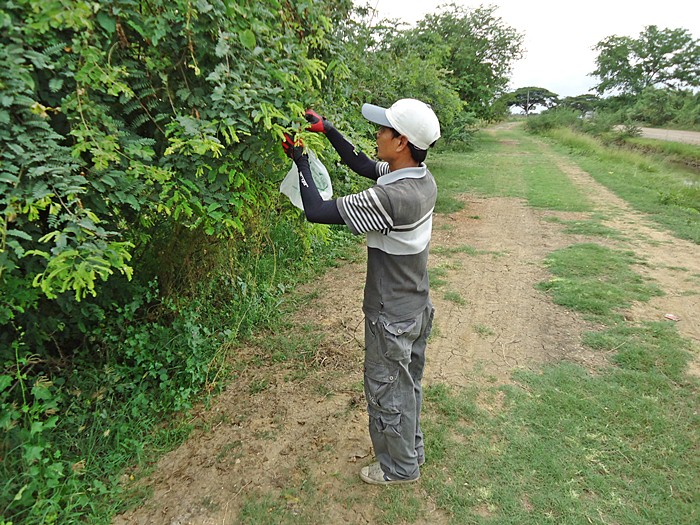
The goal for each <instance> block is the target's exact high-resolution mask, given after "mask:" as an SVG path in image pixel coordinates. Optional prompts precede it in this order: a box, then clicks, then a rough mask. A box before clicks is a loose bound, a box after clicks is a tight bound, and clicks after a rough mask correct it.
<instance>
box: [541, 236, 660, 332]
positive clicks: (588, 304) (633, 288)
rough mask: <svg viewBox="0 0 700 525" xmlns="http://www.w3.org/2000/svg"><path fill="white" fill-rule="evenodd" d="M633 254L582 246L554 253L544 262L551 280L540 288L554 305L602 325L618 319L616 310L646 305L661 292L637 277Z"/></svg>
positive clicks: (578, 245)
mask: <svg viewBox="0 0 700 525" xmlns="http://www.w3.org/2000/svg"><path fill="white" fill-rule="evenodd" d="M638 262H639V261H638V260H637V259H636V257H635V256H634V254H633V253H631V252H623V251H619V250H613V249H611V248H606V247H604V246H600V245H598V244H593V243H585V244H576V245H573V246H569V247H567V248H564V249H562V250H558V251H556V252H553V253H552V254H550V255H549V257H547V260H546V261H545V263H546V265H547V266H548V267H549V269H550V271H551V272H552V274H553V277H552V278H551V279H550V280H548V281H546V282H543V283H541V284H540V285H539V288H540V289H541V290H545V291H547V292H549V293H550V294H551V295H552V299H553V301H554V302H555V303H556V304H559V305H562V306H566V307H567V308H570V309H572V310H576V311H578V312H582V313H584V314H586V315H587V316H588V317H589V318H591V319H593V320H596V321H601V322H613V321H615V320H618V319H619V318H620V317H621V314H620V313H619V309H620V308H623V307H626V306H629V305H630V304H631V303H632V302H633V301H647V300H649V299H650V298H651V297H653V296H655V295H660V294H661V291H660V290H659V289H658V288H657V287H656V286H654V285H653V284H650V283H648V282H645V281H644V280H643V279H642V278H641V277H640V276H639V275H637V274H636V273H635V272H634V271H633V270H632V269H631V268H630V265H632V264H635V263H638Z"/></svg>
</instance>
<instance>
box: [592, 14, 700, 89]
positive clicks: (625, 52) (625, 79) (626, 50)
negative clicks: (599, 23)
mask: <svg viewBox="0 0 700 525" xmlns="http://www.w3.org/2000/svg"><path fill="white" fill-rule="evenodd" d="M594 50H596V51H598V53H599V54H598V57H597V58H596V66H597V67H596V70H595V71H594V72H593V73H592V75H593V76H597V77H599V78H600V79H601V80H600V83H599V84H598V85H597V86H596V89H597V91H598V93H600V94H603V93H605V92H612V91H620V92H622V93H630V94H638V93H641V92H642V91H643V90H644V89H645V88H647V87H652V86H657V87H667V88H676V89H684V88H695V87H698V86H700V41H699V40H698V39H695V38H693V37H692V35H691V34H690V32H689V31H688V30H687V29H680V28H679V29H659V28H658V27H657V26H654V25H652V26H647V27H646V28H645V29H644V31H642V32H641V33H640V35H639V37H638V38H636V39H634V38H629V37H624V36H623V37H620V36H609V37H607V38H605V39H604V40H601V41H600V42H598V44H596V46H595V47H594Z"/></svg>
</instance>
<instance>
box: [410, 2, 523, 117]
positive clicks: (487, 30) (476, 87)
mask: <svg viewBox="0 0 700 525" xmlns="http://www.w3.org/2000/svg"><path fill="white" fill-rule="evenodd" d="M495 11H496V7H495V6H489V7H483V6H482V7H478V8H474V9H465V8H463V7H461V6H458V5H457V4H447V5H445V6H443V8H442V11H440V12H438V13H435V14H428V15H427V16H426V17H425V18H424V19H423V20H421V21H419V22H418V24H417V25H416V28H415V29H412V30H409V31H407V32H406V36H405V38H404V39H402V47H403V48H404V49H406V52H411V53H417V54H418V56H420V57H421V59H423V60H425V59H430V60H438V61H439V63H440V65H441V67H442V68H443V69H444V70H445V71H449V72H450V76H451V83H452V84H453V85H454V86H455V89H456V91H457V93H458V94H459V97H460V99H461V100H462V101H464V102H465V103H466V105H467V111H469V112H471V113H473V114H474V115H476V116H477V117H479V118H482V119H490V118H493V117H494V116H500V115H494V114H493V113H492V111H491V107H492V104H493V102H494V101H495V99H496V98H497V97H498V96H499V95H500V94H501V93H503V92H504V91H505V89H506V87H507V85H508V81H509V73H510V70H511V68H512V65H513V64H514V63H515V62H516V61H517V60H518V59H519V58H520V57H521V56H522V53H523V48H522V42H523V37H522V35H520V34H518V33H517V32H516V31H515V29H513V28H512V27H510V26H508V25H506V24H505V23H504V22H503V20H502V19H500V18H498V17H496V16H495V14H494V13H495ZM433 57H435V58H433Z"/></svg>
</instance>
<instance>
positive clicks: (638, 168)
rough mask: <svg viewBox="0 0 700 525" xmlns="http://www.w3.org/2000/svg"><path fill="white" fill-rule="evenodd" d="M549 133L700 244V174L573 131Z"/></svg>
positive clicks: (642, 207) (624, 194)
mask: <svg viewBox="0 0 700 525" xmlns="http://www.w3.org/2000/svg"><path fill="white" fill-rule="evenodd" d="M548 136H549V137H550V138H552V139H553V140H554V141H556V143H558V144H559V146H560V147H559V148H557V149H559V150H560V151H566V153H569V154H574V155H575V158H576V163H577V164H578V165H580V166H581V168H583V169H584V170H586V171H587V172H588V173H590V175H591V176H592V177H593V178H594V179H595V180H596V181H598V182H599V183H601V184H603V185H604V186H606V187H607V188H609V189H610V190H611V191H613V192H614V193H615V194H617V195H618V196H619V197H621V198H623V199H624V200H626V201H627V202H628V203H630V205H632V206H633V207H634V208H636V209H637V210H639V211H641V212H644V213H647V214H649V218H650V219H651V220H653V221H656V222H657V223H658V224H660V225H662V226H663V227H665V228H667V229H669V230H670V231H672V232H673V233H674V234H675V235H676V236H678V237H679V238H681V239H687V240H690V241H693V242H695V243H698V244H700V175H697V174H695V175H693V174H692V173H691V172H689V171H688V170H686V169H682V168H678V167H674V166H673V165H671V164H669V163H665V162H662V161H659V160H656V159H654V158H652V157H650V156H648V155H643V154H641V153H637V152H633V151H629V150H625V149H618V148H612V147H608V146H605V145H603V144H602V143H601V142H600V141H598V140H596V139H594V138H593V137H590V136H586V135H582V134H580V133H576V132H574V131H572V130H570V129H558V130H555V131H552V132H550V133H549V134H548Z"/></svg>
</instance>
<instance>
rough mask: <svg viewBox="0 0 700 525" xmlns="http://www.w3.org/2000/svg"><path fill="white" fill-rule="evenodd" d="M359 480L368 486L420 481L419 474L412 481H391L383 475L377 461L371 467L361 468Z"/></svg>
mask: <svg viewBox="0 0 700 525" xmlns="http://www.w3.org/2000/svg"><path fill="white" fill-rule="evenodd" d="M360 478H361V479H362V481H364V482H365V483H369V484H370V485H398V484H401V483H413V482H414V481H418V480H419V479H420V474H418V476H416V477H415V478H413V479H391V478H390V477H389V476H387V475H386V474H384V471H383V470H382V467H381V465H380V464H379V461H376V462H374V463H372V464H371V465H367V466H366V467H362V470H360Z"/></svg>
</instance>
